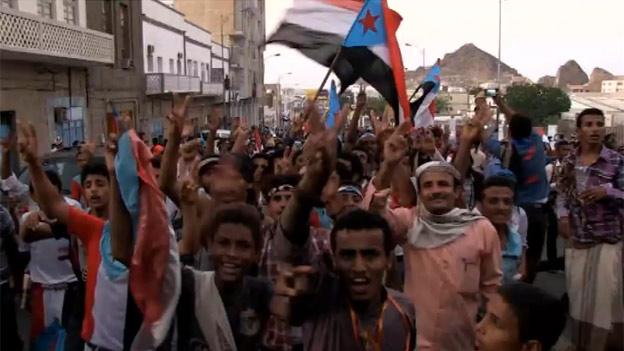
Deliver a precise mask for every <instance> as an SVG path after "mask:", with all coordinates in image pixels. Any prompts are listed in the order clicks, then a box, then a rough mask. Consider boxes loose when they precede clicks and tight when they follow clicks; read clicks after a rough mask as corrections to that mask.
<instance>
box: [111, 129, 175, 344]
mask: <svg viewBox="0 0 624 351" xmlns="http://www.w3.org/2000/svg"><path fill="white" fill-rule="evenodd" d="M151 158H152V154H151V152H150V151H149V148H148V147H147V145H145V144H144V143H143V141H141V139H140V138H139V137H138V136H137V134H136V132H135V131H134V130H129V131H127V132H126V133H124V134H123V135H122V136H121V137H120V138H119V142H118V152H117V156H116V158H115V173H116V174H117V180H118V183H119V191H120V194H121V198H122V200H123V202H124V204H125V206H126V208H127V210H128V213H129V214H130V217H131V220H132V233H133V239H134V240H133V242H134V252H133V255H132V262H131V264H130V272H129V273H130V274H129V279H128V284H129V286H130V292H131V293H132V297H133V298H134V300H135V302H136V304H137V306H138V308H139V309H140V310H141V312H142V314H143V323H142V325H141V327H140V329H139V332H138V333H137V335H136V336H135V338H134V341H133V343H132V349H133V350H147V349H154V348H155V347H156V346H158V345H159V344H161V343H162V341H163V340H164V338H165V337H166V335H167V332H168V331H169V327H170V324H171V320H172V318H173V315H174V314H175V310H176V306H177V302H178V298H179V296H180V281H181V278H180V261H179V257H178V248H177V244H176V240H175V234H174V232H173V230H172V229H171V228H170V226H169V222H168V220H167V211H166V209H165V197H164V195H163V193H162V192H161V191H160V189H159V187H158V184H157V182H156V177H155V174H154V170H153V169H152V168H151V163H150V160H151ZM105 257H106V255H103V262H104V263H106V260H105ZM115 263H116V262H115ZM105 266H107V267H111V266H112V265H106V264H105ZM107 271H108V274H109V275H111V273H112V274H114V272H115V270H114V269H110V268H109V269H107Z"/></svg>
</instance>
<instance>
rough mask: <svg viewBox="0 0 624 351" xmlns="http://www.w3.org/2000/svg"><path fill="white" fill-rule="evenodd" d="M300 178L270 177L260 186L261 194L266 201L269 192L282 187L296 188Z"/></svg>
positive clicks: (287, 176) (294, 175)
mask: <svg viewBox="0 0 624 351" xmlns="http://www.w3.org/2000/svg"><path fill="white" fill-rule="evenodd" d="M300 178H301V177H300V176H299V175H298V174H283V175H282V174H276V175H272V176H270V177H269V178H268V179H267V180H266V181H265V182H264V184H263V186H262V194H264V196H265V197H266V198H267V200H269V199H268V197H269V191H271V189H273V188H277V187H278V186H282V185H291V186H293V187H296V186H297V184H298V183H299V179H300Z"/></svg>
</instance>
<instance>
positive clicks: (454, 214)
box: [407, 161, 485, 249]
mask: <svg viewBox="0 0 624 351" xmlns="http://www.w3.org/2000/svg"><path fill="white" fill-rule="evenodd" d="M426 172H445V173H448V174H450V175H452V176H453V178H454V179H455V180H457V181H460V180H461V176H460V174H459V172H458V171H457V169H455V167H453V166H452V165H451V164H449V163H448V162H444V161H431V162H427V163H425V164H423V165H422V166H420V167H418V169H416V181H417V182H418V181H419V179H420V177H421V176H422V175H423V174H424V173H426ZM419 202H420V204H419V206H418V215H417V217H418V218H417V219H416V220H415V221H414V225H413V226H412V228H411V229H410V230H409V232H408V234H407V238H408V241H409V243H410V244H412V245H413V246H415V247H417V248H422V249H433V248H436V247H439V246H442V245H444V244H447V243H449V242H452V241H454V240H455V239H457V238H458V237H459V236H460V235H463V234H464V233H465V232H466V229H467V227H468V226H469V225H471V224H472V223H473V222H475V221H478V220H480V219H483V218H485V217H483V216H481V215H480V214H479V212H478V211H476V210H472V211H471V210H467V209H464V208H457V207H456V208H454V209H452V210H450V211H449V212H447V213H445V214H442V215H435V214H432V213H430V212H429V211H427V209H426V208H425V206H424V205H423V204H422V202H421V201H420V200H419Z"/></svg>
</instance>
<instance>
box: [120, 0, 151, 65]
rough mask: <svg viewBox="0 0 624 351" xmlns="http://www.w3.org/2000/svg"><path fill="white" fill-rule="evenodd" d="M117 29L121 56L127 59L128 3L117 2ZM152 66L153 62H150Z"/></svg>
mask: <svg viewBox="0 0 624 351" xmlns="http://www.w3.org/2000/svg"><path fill="white" fill-rule="evenodd" d="M119 29H120V33H121V35H120V38H119V39H120V41H121V42H120V43H119V44H120V45H119V47H120V48H121V58H122V59H129V58H130V50H131V44H130V9H129V8H128V4H124V3H120V4H119ZM152 68H153V63H152Z"/></svg>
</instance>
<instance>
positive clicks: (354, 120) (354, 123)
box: [345, 90, 366, 151]
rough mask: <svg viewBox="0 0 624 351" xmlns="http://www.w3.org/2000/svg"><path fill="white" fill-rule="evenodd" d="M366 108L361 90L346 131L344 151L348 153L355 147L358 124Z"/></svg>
mask: <svg viewBox="0 0 624 351" xmlns="http://www.w3.org/2000/svg"><path fill="white" fill-rule="evenodd" d="M365 107H366V92H364V91H363V90H362V91H360V93H359V94H358V96H357V99H356V103H355V111H353V116H351V122H349V129H348V130H347V137H346V142H345V147H346V148H347V149H346V151H349V150H351V149H352V148H353V146H355V143H356V142H357V137H358V135H357V134H358V124H359V123H360V117H361V116H362V111H364V108H365Z"/></svg>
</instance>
